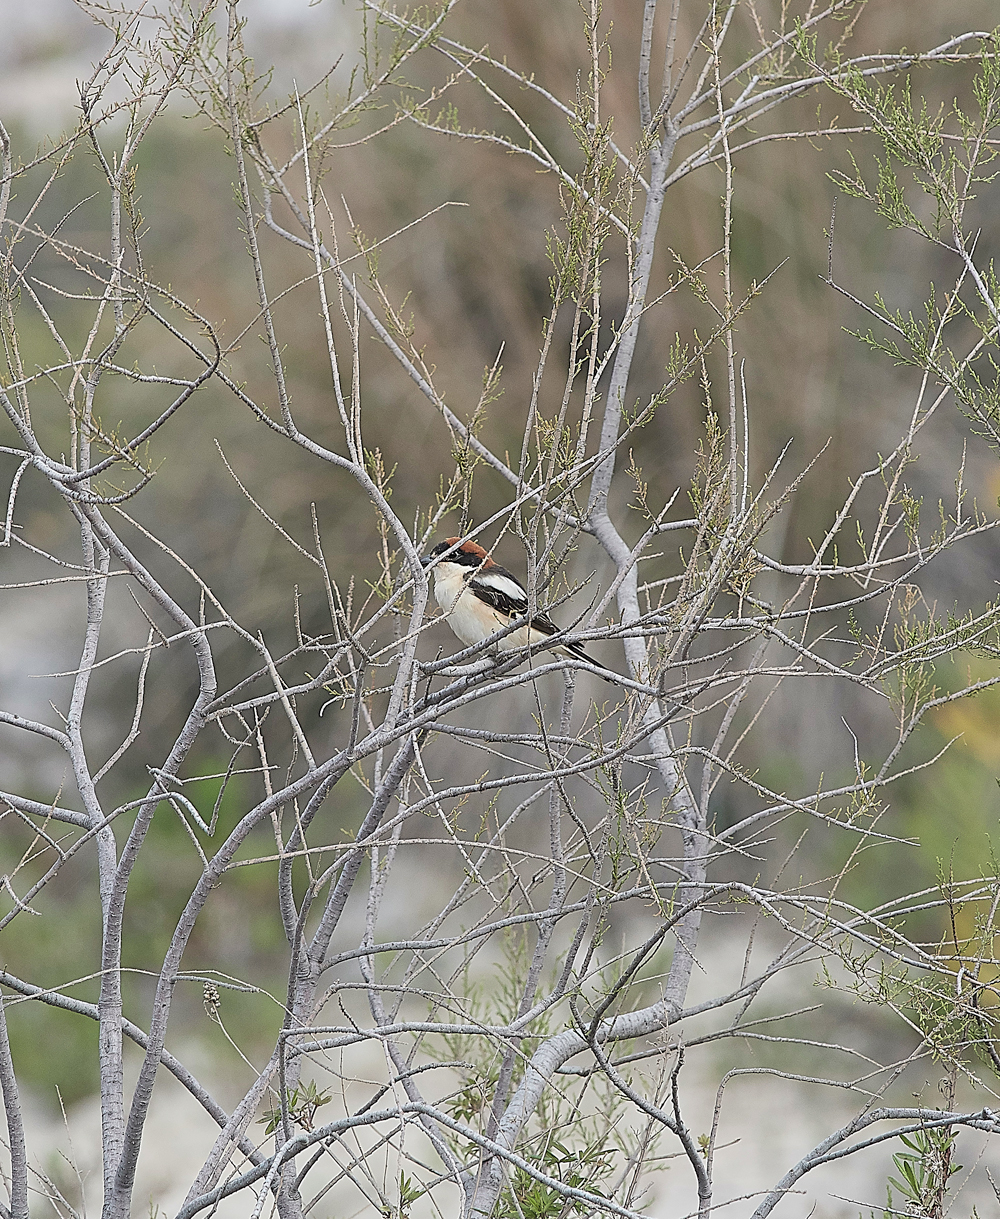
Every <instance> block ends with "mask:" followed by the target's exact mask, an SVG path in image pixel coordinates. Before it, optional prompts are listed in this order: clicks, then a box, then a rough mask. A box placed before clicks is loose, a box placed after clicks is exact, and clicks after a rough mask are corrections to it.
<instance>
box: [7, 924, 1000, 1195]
mask: <svg viewBox="0 0 1000 1219" xmlns="http://www.w3.org/2000/svg"><path fill="white" fill-rule="evenodd" d="M734 938H735V937H734ZM734 952H735V949H734V948H732V947H728V946H727V944H726V943H725V942H723V941H722V940H721V939H718V938H717V939H716V940H715V942H714V943H712V944H710V945H709V946H708V948H706V950H705V951H704V954H703V957H702V965H703V967H704V973H699V976H698V978H696V979H695V981H694V983H693V991H694V994H693V996H692V997H693V998H695V997H697V994H698V992H699V991H702V990H705V991H706V993H707V989H708V988H709V987H710V986H711V985H712V982H713V980H714V981H715V983H716V984H717V982H718V978H719V976H720V975H721V974H724V973H725V971H726V969H727V967H728V966H730V965H731V964H733V963H734ZM814 976H815V969H814V967H812V968H811V970H804V971H802V973H801V974H800V975H799V977H797V978H796V977H794V976H789V977H788V978H787V979H785V980H783V981H781V982H780V989H781V992H782V993H781V994H780V995H779V996H776V1003H780V1004H782V1005H784V1004H786V1003H787V1004H788V1007H795V1006H801V1005H803V1004H808V1003H814V1002H816V1001H817V1000H819V999H822V998H829V994H828V992H822V993H817V989H816V987H815V986H814V984H813V980H814ZM771 1010H772V1011H773V1010H777V1007H773V1008H771ZM785 1010H788V1008H786V1009H785ZM743 1051H744V1047H742V1045H741V1047H740V1049H739V1051H738V1052H739V1053H740V1055H741V1061H743V1062H747V1061H748V1060H747V1059H746V1058H745V1056H743ZM732 1052H733V1050H730V1053H732ZM185 1057H186V1059H187V1061H188V1062H189V1064H190V1065H191V1066H192V1068H193V1069H195V1070H196V1072H197V1073H199V1074H200V1076H201V1077H202V1078H203V1079H206V1080H208V1079H210V1078H211V1066H210V1063H208V1062H207V1061H206V1058H205V1050H204V1049H203V1048H199V1047H193V1048H191V1051H190V1053H189V1054H187V1055H185ZM729 1061H731V1059H727V1060H726V1062H725V1063H723V1064H722V1065H721V1066H720V1058H719V1055H718V1053H717V1052H714V1051H713V1052H707V1053H706V1052H702V1053H700V1055H699V1054H698V1053H696V1052H693V1051H692V1052H691V1053H690V1054H689V1060H688V1063H687V1065H686V1066H685V1068H684V1077H683V1078H685V1088H684V1089H683V1091H682V1096H684V1097H685V1104H686V1110H685V1114H684V1116H685V1120H686V1122H687V1124H688V1126H689V1128H690V1129H691V1130H692V1132H694V1133H695V1134H700V1133H701V1132H702V1131H707V1130H708V1129H709V1128H710V1126H711V1120H712V1111H713V1109H714V1105H715V1090H716V1087H717V1085H718V1081H719V1078H720V1077H721V1075H722V1074H723V1073H724V1070H725V1066H726V1065H728V1063H729ZM789 1067H790V1069H799V1070H801V1061H799V1062H798V1063H797V1064H796V1065H795V1067H794V1068H793V1067H792V1064H789ZM354 1068H355V1070H356V1071H357V1072H358V1073H360V1074H365V1075H367V1077H368V1078H369V1079H372V1078H377V1077H381V1078H384V1077H385V1075H384V1073H385V1065H384V1060H383V1059H382V1057H381V1053H380V1051H379V1050H378V1049H377V1048H376V1047H374V1046H372V1048H371V1049H370V1050H369V1051H367V1052H366V1055H365V1057H364V1059H356V1060H355V1063H354ZM939 1074H940V1068H938V1067H935V1066H934V1064H932V1063H927V1064H924V1065H922V1066H921V1067H919V1068H917V1071H916V1073H915V1074H913V1075H912V1076H911V1077H910V1081H909V1082H910V1084H911V1085H913V1086H914V1087H915V1088H922V1092H923V1099H924V1102H925V1103H927V1104H931V1105H933V1104H934V1103H935V1100H936V1099H937V1098H936V1093H935V1088H936V1085H937V1077H938V1075H939ZM843 1077H844V1073H841V1078H843ZM225 1093H226V1087H225V1082H224V1081H220V1088H219V1094H220V1096H223V1097H224V1099H226V1100H229V1101H230V1102H231V1098H230V1097H227V1096H226V1095H225ZM362 1095H368V1093H367V1092H366V1093H363V1094H362V1093H358V1094H357V1097H361V1096H362ZM348 1099H349V1101H350V1100H351V1099H352V1098H351V1096H350V1094H349V1096H348ZM354 1103H355V1104H357V1098H355V1099H354ZM911 1103H912V1102H911ZM961 1103H962V1104H963V1105H967V1106H968V1108H969V1109H970V1110H971V1109H972V1108H974V1107H978V1106H980V1105H985V1104H995V1103H996V1102H995V1101H993V1099H992V1098H991V1096H990V1095H989V1094H988V1093H986V1092H985V1091H983V1090H978V1091H977V1092H976V1093H975V1094H973V1093H972V1092H971V1090H970V1091H969V1092H968V1093H967V1094H966V1095H964V1096H962V1097H961ZM859 1108H860V1102H859V1099H858V1097H857V1096H856V1095H854V1094H851V1093H849V1092H846V1091H838V1090H834V1089H830V1088H821V1087H818V1086H815V1085H805V1084H799V1083H794V1082H791V1081H788V1080H783V1079H778V1078H775V1077H773V1076H761V1075H745V1076H742V1077H738V1078H736V1079H733V1080H731V1081H730V1083H729V1084H728V1085H727V1090H726V1104H725V1107H724V1109H723V1118H722V1123H721V1126H720V1134H719V1143H720V1145H722V1146H721V1149H720V1150H719V1152H718V1154H717V1159H716V1166H715V1191H716V1192H715V1202H716V1206H717V1207H718V1209H717V1210H716V1211H715V1214H716V1215H719V1216H721V1217H723V1219H749V1216H750V1215H751V1214H752V1213H753V1210H754V1208H755V1205H756V1202H755V1201H753V1200H750V1199H747V1198H746V1197H745V1195H748V1194H752V1193H753V1192H754V1191H758V1190H761V1189H763V1188H765V1187H767V1186H770V1185H773V1184H774V1183H775V1182H776V1181H777V1180H778V1179H779V1178H780V1177H781V1176H782V1174H783V1173H784V1172H785V1171H786V1170H787V1168H788V1167H789V1166H790V1165H792V1164H794V1163H795V1162H796V1161H797V1160H798V1159H799V1158H800V1157H801V1156H802V1155H803V1154H804V1153H805V1152H807V1151H808V1150H809V1149H810V1148H812V1147H813V1146H815V1145H816V1144H817V1143H818V1142H820V1141H821V1140H822V1139H823V1138H825V1137H826V1136H827V1135H828V1134H829V1133H830V1132H831V1131H832V1130H835V1129H837V1128H838V1127H839V1126H841V1125H843V1124H845V1123H846V1122H847V1121H848V1120H849V1119H850V1118H851V1117H852V1116H853V1114H854V1113H856V1112H857V1111H858V1109H859ZM27 1124H28V1140H29V1147H30V1149H31V1153H32V1156H33V1160H34V1162H35V1163H38V1164H40V1165H42V1166H44V1167H45V1169H46V1170H47V1171H48V1172H49V1173H50V1174H52V1175H56V1174H57V1175H58V1179H59V1180H61V1181H64V1182H68V1181H69V1180H70V1179H71V1178H73V1177H74V1176H75V1175H76V1173H77V1172H78V1173H79V1177H80V1179H81V1181H82V1186H83V1194H84V1198H85V1208H84V1209H85V1214H86V1215H89V1216H96V1215H98V1214H99V1212H100V1201H101V1180H100V1157H99V1151H100V1109H99V1103H98V1100H97V1099H96V1098H94V1099H91V1100H88V1101H85V1102H83V1103H81V1104H79V1105H77V1106H75V1107H74V1108H73V1109H71V1110H70V1111H69V1113H68V1115H67V1121H66V1122H65V1123H64V1122H63V1121H62V1120H61V1119H54V1118H53V1117H52V1116H51V1115H47V1116H45V1115H42V1114H41V1113H40V1112H39V1111H38V1110H37V1109H30V1110H29V1113H28V1122H27ZM262 1129H263V1128H262V1127H261V1126H260V1125H256V1126H255V1127H254V1128H253V1131H254V1132H255V1134H256V1137H258V1138H260V1137H261V1136H262ZM880 1129H884V1127H880ZM215 1133H216V1127H215V1126H214V1125H213V1123H212V1122H211V1121H210V1119H208V1118H207V1117H206V1116H205V1115H204V1114H203V1113H202V1112H201V1110H200V1109H199V1108H198V1106H196V1105H195V1104H194V1103H193V1102H192V1101H191V1100H190V1099H189V1098H188V1097H187V1095H186V1093H184V1092H183V1090H182V1089H181V1088H180V1086H179V1085H177V1084H176V1083H174V1081H173V1080H172V1079H171V1078H170V1077H166V1076H165V1077H162V1083H161V1085H160V1086H159V1087H158V1090H157V1095H156V1098H155V1100H154V1104H153V1107H152V1112H151V1115H150V1119H149V1122H148V1125H147V1129H146V1134H145V1138H144V1143H143V1153H142V1158H141V1163H140V1169H139V1175H138V1183H137V1187H136V1191H135V1209H134V1212H133V1213H134V1214H135V1216H136V1219H139V1217H140V1216H149V1215H151V1214H154V1215H155V1214H157V1213H158V1214H160V1215H162V1216H169V1215H173V1214H175V1213H176V1211H177V1209H178V1207H179V1205H180V1203H181V1202H182V1200H183V1197H184V1195H185V1193H186V1190H187V1187H188V1184H189V1183H190V1181H191V1179H192V1177H193V1175H194V1173H195V1172H196V1171H197V1168H198V1165H199V1162H200V1157H201V1156H203V1155H204V1152H205V1148H206V1147H207V1146H210V1145H211V1142H212V1140H213V1138H214V1135H215ZM997 1142H998V1141H997V1140H994V1146H993V1148H992V1149H991V1150H990V1151H989V1153H988V1154H987V1153H986V1147H985V1140H984V1139H981V1138H979V1137H978V1136H976V1135H973V1134H972V1133H970V1132H966V1133H963V1134H962V1135H961V1136H960V1143H959V1152H960V1154H959V1155H958V1157H957V1159H958V1161H959V1162H960V1163H962V1164H963V1165H964V1166H965V1168H964V1169H963V1171H962V1172H961V1173H960V1174H958V1176H957V1177H956V1178H955V1182H956V1184H955V1187H954V1189H953V1191H952V1201H951V1205H950V1207H949V1209H948V1211H947V1212H946V1214H947V1215H948V1216H949V1217H951V1219H970V1216H971V1215H972V1214H973V1206H975V1207H976V1208H977V1211H978V1216H979V1219H988V1217H992V1216H998V1215H1000V1203H998V1202H997V1199H996V1196H995V1195H994V1194H993V1191H992V1189H991V1188H990V1186H989V1183H988V1181H987V1179H986V1173H985V1169H986V1168H987V1167H990V1169H991V1171H992V1172H993V1175H994V1177H995V1178H996V1179H997V1180H1000V1146H998V1145H997ZM410 1146H411V1147H414V1148H416V1144H414V1143H411V1144H410ZM676 1150H677V1145H676V1143H675V1142H673V1141H672V1139H671V1138H670V1136H667V1138H666V1139H665V1140H664V1143H663V1145H662V1148H661V1151H662V1152H663V1153H669V1152H675V1151H676ZM899 1150H900V1147H899V1144H898V1142H895V1141H893V1142H890V1143H888V1144H886V1145H885V1146H884V1147H883V1148H882V1149H879V1150H878V1151H876V1152H868V1153H866V1154H864V1155H856V1156H853V1157H849V1158H847V1159H845V1160H842V1161H839V1162H838V1163H836V1164H832V1165H828V1166H826V1167H825V1168H822V1169H819V1170H817V1171H815V1172H814V1173H811V1174H809V1175H808V1176H807V1177H805V1178H804V1179H803V1180H802V1181H801V1182H800V1183H799V1189H800V1190H801V1191H802V1192H796V1193H794V1194H790V1195H789V1196H788V1197H787V1198H786V1199H785V1200H784V1201H783V1202H782V1203H780V1204H779V1206H778V1207H777V1208H776V1210H775V1211H774V1212H773V1213H774V1215H775V1216H777V1217H778V1219H859V1215H861V1216H863V1219H869V1214H870V1212H871V1211H872V1210H873V1209H874V1208H876V1207H879V1208H880V1209H879V1211H878V1215H877V1219H882V1213H881V1206H882V1205H884V1203H885V1181H886V1174H887V1171H889V1172H891V1171H893V1169H892V1164H891V1154H892V1152H893V1151H899ZM425 1162H426V1163H428V1164H434V1163H435V1158H434V1156H433V1153H431V1152H430V1151H429V1149H428V1151H427V1153H426V1158H425ZM71 1164H72V1165H74V1166H75V1167H74V1168H71V1167H70V1165H71ZM371 1165H372V1170H373V1173H374V1175H375V1176H376V1177H377V1179H378V1180H379V1182H380V1183H386V1182H387V1181H388V1182H391V1181H398V1179H399V1168H400V1165H399V1164H398V1163H396V1162H395V1160H391V1161H390V1162H389V1163H388V1164H385V1163H384V1161H383V1160H382V1159H381V1158H380V1157H378V1156H376V1157H373V1158H372V1161H371ZM669 1165H670V1166H669V1167H668V1168H667V1169H666V1170H665V1171H664V1172H662V1173H660V1174H658V1176H657V1177H656V1178H654V1180H655V1186H654V1192H653V1193H652V1194H651V1195H650V1197H649V1199H648V1205H647V1207H646V1208H645V1210H646V1213H648V1214H649V1215H651V1216H653V1217H654V1219H682V1217H683V1216H686V1215H689V1214H690V1213H691V1212H692V1211H693V1210H695V1209H696V1197H695V1193H694V1189H693V1184H692V1175H691V1172H690V1170H689V1169H688V1168H687V1166H686V1162H685V1161H684V1160H683V1159H672V1160H670V1161H669ZM320 1183H321V1178H319V1175H318V1174H317V1178H316V1180H315V1182H314V1187H318V1185H319V1184H320ZM388 1192H389V1193H390V1194H391V1192H392V1190H391V1186H390V1187H389V1189H388ZM310 1193H311V1191H310ZM369 1196H371V1193H369ZM738 1199H739V1200H738ZM758 1200H759V1196H758ZM439 1203H440V1204H441V1205H442V1207H445V1208H447V1207H449V1206H454V1207H455V1209H454V1210H453V1211H451V1212H449V1211H448V1210H447V1209H446V1210H445V1214H446V1215H447V1214H449V1213H454V1214H457V1199H456V1195H455V1194H454V1193H450V1194H449V1193H442V1194H440V1195H439ZM727 1203H728V1205H727ZM252 1207H253V1199H252V1197H251V1196H250V1195H249V1194H244V1195H241V1196H238V1197H236V1198H233V1199H230V1200H228V1201H227V1202H224V1203H223V1204H222V1205H221V1206H220V1207H219V1209H218V1211H217V1212H216V1213H217V1215H218V1216H219V1219H244V1217H246V1216H249V1215H250V1212H251V1210H252ZM35 1213H36V1214H39V1215H44V1214H49V1213H51V1212H48V1210H47V1208H45V1207H44V1206H42V1207H40V1208H38V1209H37V1210H36V1211H35ZM204 1213H205V1214H207V1212H204ZM311 1213H312V1214H313V1215H316V1216H318V1217H321V1219H349V1217H351V1216H362V1215H364V1216H372V1217H373V1219H375V1217H377V1216H378V1210H377V1208H376V1207H375V1206H374V1205H366V1204H365V1203H364V1201H363V1199H362V1198H361V1197H360V1196H359V1194H358V1192H357V1190H356V1188H355V1187H354V1186H353V1185H351V1184H350V1183H348V1182H346V1181H343V1182H341V1183H340V1184H338V1185H336V1186H335V1187H334V1188H333V1189H332V1190H331V1191H330V1193H329V1194H328V1195H327V1196H326V1197H325V1198H324V1199H323V1200H322V1201H321V1202H319V1203H318V1205H317V1206H316V1207H315V1209H314V1210H313V1211H312V1212H311ZM433 1213H434V1212H433V1211H432V1209H431V1208H430V1206H428V1205H427V1204H426V1202H425V1203H420V1202H418V1203H417V1204H416V1205H414V1207H413V1208H412V1210H411V1216H412V1219H429V1217H430V1216H431V1215H432V1214H433ZM898 1213H902V1212H898ZM264 1214H265V1215H267V1214H268V1208H266V1207H265V1209H264Z"/></svg>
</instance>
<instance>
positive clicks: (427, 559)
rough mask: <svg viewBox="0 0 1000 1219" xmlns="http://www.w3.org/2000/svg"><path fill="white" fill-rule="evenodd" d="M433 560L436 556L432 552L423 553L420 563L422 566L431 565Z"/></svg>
mask: <svg viewBox="0 0 1000 1219" xmlns="http://www.w3.org/2000/svg"><path fill="white" fill-rule="evenodd" d="M433 562H434V556H433V555H432V554H422V555H421V556H420V565H421V566H422V567H430V565H431V564H432V563H433Z"/></svg>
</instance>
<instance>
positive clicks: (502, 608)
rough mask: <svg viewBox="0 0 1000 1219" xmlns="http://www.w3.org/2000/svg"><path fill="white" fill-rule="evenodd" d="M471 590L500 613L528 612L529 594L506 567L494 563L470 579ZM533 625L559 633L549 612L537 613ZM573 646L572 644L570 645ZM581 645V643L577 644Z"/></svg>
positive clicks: (512, 615) (519, 614)
mask: <svg viewBox="0 0 1000 1219" xmlns="http://www.w3.org/2000/svg"><path fill="white" fill-rule="evenodd" d="M469 590H470V591H471V592H473V593H474V594H475V595H476V596H477V597H478V598H479V599H480V601H484V602H485V603H486V604H487V605H489V606H491V607H492V608H493V609H495V610H496V611H497V612H498V613H500V614H504V615H505V616H506V617H508V618H512V619H515V618H523V617H524V615H525V614H526V613H527V612H528V594H527V593H526V592H525V591H524V589H523V588H522V587H521V585H520V584H519V583H518V581H517V580H516V579H515V577H514V576H512V575H511V574H510V572H509V571H507V569H506V568H504V567H500V566H499V564H494V565H493V566H492V567H490V568H489V569H488V570H486V571H484V572H481V573H480V574H479V575H478V576H474V577H473V578H472V579H471V580H470V581H469ZM531 626H532V627H533V628H534V629H535V630H536V631H541V633H542V634H543V635H557V634H558V633H559V628H558V627H557V626H556V624H555V623H554V622H553V621H552V619H551V618H550V617H549V616H548V615H547V614H536V615H535V616H534V618H532V619H531ZM568 646H570V647H572V645H568ZM577 646H579V645H577Z"/></svg>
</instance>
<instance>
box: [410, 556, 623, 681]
mask: <svg viewBox="0 0 1000 1219" xmlns="http://www.w3.org/2000/svg"><path fill="white" fill-rule="evenodd" d="M459 542H461V538H446V539H445V540H444V541H443V542H439V543H438V544H437V545H436V546H435V547H434V549H433V550H432V551H431V552H430V554H426V555H423V556H422V557H421V560H420V561H421V563H422V564H423V565H424V567H428V566H429V565H430V564H431V563H433V564H434V597H435V599H436V600H437V603H438V605H440V607H441V609H442V610H443V611H444V614H445V617H446V618H447V620H448V625H449V626H450V627H451V629H452V630H453V631H454V632H455V634H456V635H457V636H458V638H459V639H460V640H461V641H462V643H464V644H465V645H466V646H467V647H474V646H475V645H476V644H477V643H482V642H483V640H484V639H488V638H489V637H490V636H491V635H495V634H496V633H497V631H501V630H503V629H504V628H505V627H508V626H510V625H511V624H512V623H513V622H516V621H517V620H518V619H519V618H524V617H526V616H527V613H528V594H527V593H526V592H525V590H524V586H523V585H522V584H521V582H520V581H519V580H518V579H517V577H516V576H514V575H512V574H511V573H510V572H509V571H508V570H507V569H506V568H505V567H501V566H500V564H499V563H494V561H493V560H492V559H491V558H490V556H489V553H488V552H487V551H485V550H484V549H483V548H482V546H480V545H478V544H477V543H476V542H462V544H461V545H458V543H459ZM453 547H454V549H453ZM449 551H451V553H450V554H449V553H448V552H449ZM441 556H445V557H443V558H442V557H441ZM558 634H559V627H557V626H556V624H555V623H554V622H553V621H552V619H551V618H550V617H549V616H548V614H546V613H544V612H543V611H542V610H536V611H535V613H534V614H533V615H532V616H531V620H530V622H527V623H525V624H524V626H521V627H519V628H518V629H517V630H516V631H511V632H510V633H509V634H508V635H504V636H503V637H502V638H500V639H498V640H497V641H496V646H497V648H498V649H499V650H500V651H502V652H515V651H517V650H518V649H520V648H526V647H529V646H530V647H532V648H551V650H552V651H553V652H555V653H557V654H558V655H561V656H565V657H568V658H569V659H571V660H583V661H586V663H587V664H589V665H593V666H594V667H595V668H597V669H603V670H604V672H605V673H606V674H607V676H605V678H604V680H605V681H608V682H611V683H612V684H613V685H617V684H619V683H618V674H617V673H613V672H612V671H611V670H610V669H605V666H604V665H602V664H599V663H598V662H597V661H596V660H594V659H593V658H592V657H590V656H588V655H587V653H586V652H585V651H584V650H583V647H582V645H581V644H579V643H577V642H576V641H575V640H569V641H567V640H564V639H561V640H559V642H558V643H553V644H549V643H547V642H546V641H547V640H548V639H550V638H551V637H552V636H553V635H558ZM602 676H603V674H602Z"/></svg>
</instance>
